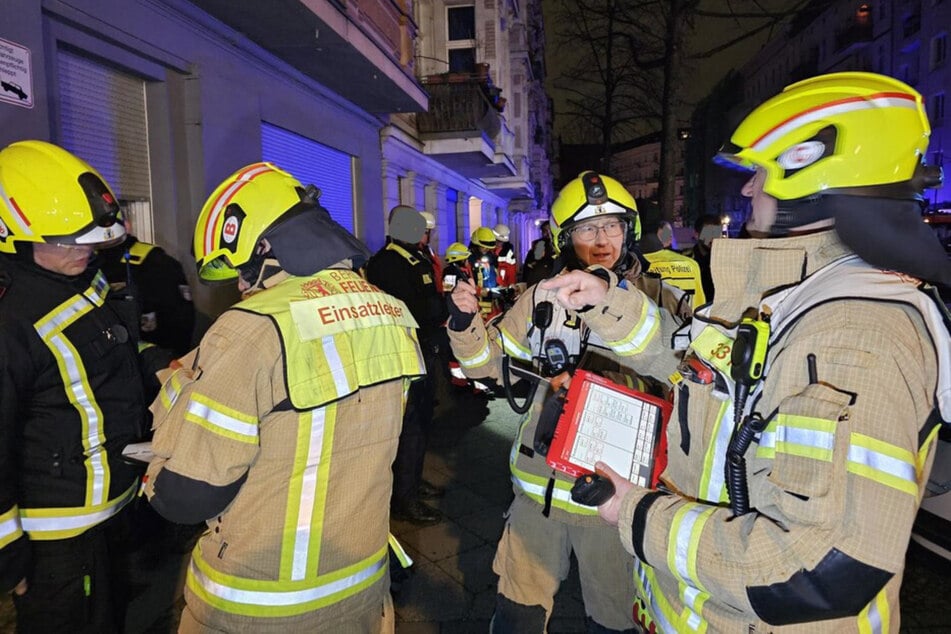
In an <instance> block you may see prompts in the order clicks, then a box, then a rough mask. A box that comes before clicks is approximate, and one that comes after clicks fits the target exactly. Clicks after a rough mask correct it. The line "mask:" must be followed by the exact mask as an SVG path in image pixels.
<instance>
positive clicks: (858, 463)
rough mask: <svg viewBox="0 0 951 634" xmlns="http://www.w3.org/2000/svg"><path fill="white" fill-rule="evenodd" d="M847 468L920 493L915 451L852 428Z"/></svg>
mask: <svg viewBox="0 0 951 634" xmlns="http://www.w3.org/2000/svg"><path fill="white" fill-rule="evenodd" d="M847 469H848V471H849V472H850V473H854V474H855V475H859V476H862V477H863V478H868V479H869V480H872V481H873V482H877V483H879V484H883V485H885V486H887V487H891V488H893V489H897V490H899V491H902V492H903V493H908V494H909V495H913V496H915V497H916V498H917V497H918V478H917V475H918V474H917V469H916V466H915V454H914V453H912V452H911V451H908V450H907V449H903V448H901V447H898V446H897V445H893V444H891V443H887V442H884V441H882V440H878V439H877V438H872V437H870V436H866V435H864V434H858V433H855V432H853V433H852V435H851V443H850V445H849V464H848V467H847Z"/></svg>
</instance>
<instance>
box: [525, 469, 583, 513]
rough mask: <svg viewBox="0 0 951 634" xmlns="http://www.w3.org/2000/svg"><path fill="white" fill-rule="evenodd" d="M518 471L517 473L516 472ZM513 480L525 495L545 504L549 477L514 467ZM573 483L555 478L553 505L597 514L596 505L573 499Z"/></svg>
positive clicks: (552, 496) (552, 495) (575, 511)
mask: <svg viewBox="0 0 951 634" xmlns="http://www.w3.org/2000/svg"><path fill="white" fill-rule="evenodd" d="M516 472H517V473H516ZM512 482H514V483H515V485H516V486H517V487H518V488H520V489H521V490H522V491H523V492H524V493H525V495H527V496H528V497H530V498H532V499H533V500H535V501H536V502H538V503H539V504H542V505H544V504H545V492H546V491H547V490H548V478H540V477H538V476H534V475H531V474H529V473H525V472H524V471H522V470H521V469H514V468H513V469H512ZM571 486H572V485H571V483H568V482H562V481H561V480H555V486H554V487H553V488H552V492H551V505H552V506H554V507H555V508H559V509H561V510H563V511H567V512H568V513H574V514H576V515H597V514H598V509H597V507H595V506H585V505H584V504H578V503H577V502H575V501H574V500H572V499H571Z"/></svg>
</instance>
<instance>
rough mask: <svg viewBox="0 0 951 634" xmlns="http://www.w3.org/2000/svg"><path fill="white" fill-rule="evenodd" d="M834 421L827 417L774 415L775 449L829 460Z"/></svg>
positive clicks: (832, 443)
mask: <svg viewBox="0 0 951 634" xmlns="http://www.w3.org/2000/svg"><path fill="white" fill-rule="evenodd" d="M835 425H836V423H835V421H831V420H829V419H827V418H814V417H812V416H799V415H794V414H780V415H779V416H777V417H776V427H775V429H774V430H773V431H774V432H775V434H776V435H775V445H776V446H775V450H776V451H777V452H780V453H785V454H790V455H793V456H801V457H803V458H813V459H815V460H822V461H825V462H829V461H831V460H832V450H833V448H834V447H835Z"/></svg>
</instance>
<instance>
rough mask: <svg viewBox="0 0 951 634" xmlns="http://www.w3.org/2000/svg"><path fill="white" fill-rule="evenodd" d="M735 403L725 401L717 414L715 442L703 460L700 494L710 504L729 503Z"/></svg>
mask: <svg viewBox="0 0 951 634" xmlns="http://www.w3.org/2000/svg"><path fill="white" fill-rule="evenodd" d="M732 420H733V403H732V402H731V401H723V403H721V404H720V411H719V412H718V413H717V422H716V424H715V425H714V429H713V442H711V443H710V446H709V447H708V448H707V455H706V456H704V458H703V473H702V474H701V475H700V492H701V494H702V495H703V496H704V499H705V500H707V501H708V502H727V501H729V498H728V497H727V493H726V482H725V479H724V478H725V475H724V474H725V473H726V454H727V448H728V447H729V446H730V436H731V435H732V434H733V424H732V422H731V421H732Z"/></svg>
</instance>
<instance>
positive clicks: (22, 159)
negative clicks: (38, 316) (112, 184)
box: [0, 141, 125, 253]
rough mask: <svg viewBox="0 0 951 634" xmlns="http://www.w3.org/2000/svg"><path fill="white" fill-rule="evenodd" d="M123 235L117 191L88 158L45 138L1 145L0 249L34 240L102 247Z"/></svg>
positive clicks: (11, 250) (8, 250)
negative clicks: (112, 188) (84, 158)
mask: <svg viewBox="0 0 951 634" xmlns="http://www.w3.org/2000/svg"><path fill="white" fill-rule="evenodd" d="M123 236H125V227H124V226H123V224H122V211H121V209H120V208H119V203H118V202H117V201H116V197H115V194H113V192H112V190H111V189H109V185H107V184H106V181H105V180H104V179H103V178H102V176H100V175H99V173H98V172H97V171H96V170H95V169H93V168H92V167H91V166H90V165H89V164H88V163H86V162H85V161H83V160H82V159H79V158H77V157H76V156H74V155H72V154H70V153H69V152H67V151H66V150H64V149H63V148H61V147H59V146H56V145H53V144H52V143H47V142H46V141H19V142H17V143H12V144H10V145H8V146H7V147H5V148H4V149H3V150H2V151H0V253H15V252H16V247H17V243H30V242H44V243H48V244H72V245H93V246H97V247H102V246H109V245H111V244H115V243H117V242H119V241H120V240H122V238H123Z"/></svg>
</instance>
